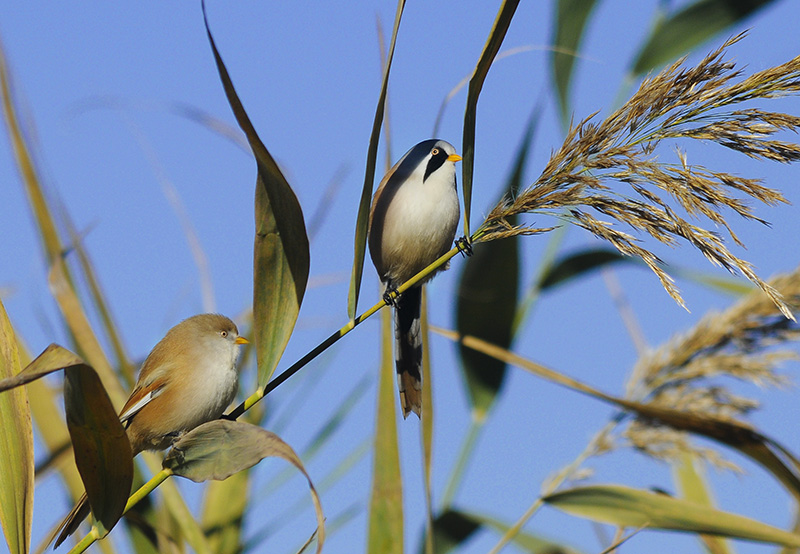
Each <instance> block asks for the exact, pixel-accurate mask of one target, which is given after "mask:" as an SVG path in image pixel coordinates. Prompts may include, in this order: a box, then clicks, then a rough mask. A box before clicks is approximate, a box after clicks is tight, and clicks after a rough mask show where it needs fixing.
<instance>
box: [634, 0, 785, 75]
mask: <svg viewBox="0 0 800 554" xmlns="http://www.w3.org/2000/svg"><path fill="white" fill-rule="evenodd" d="M772 3H774V0H751V1H748V2H742V1H741V0H697V1H696V2H694V3H692V4H689V5H687V6H685V7H683V8H681V9H680V10H678V11H676V12H675V13H672V14H669V15H668V16H667V17H666V18H664V19H663V20H661V21H660V22H659V23H658V25H656V27H655V28H654V29H653V30H652V32H651V33H650V36H649V37H647V39H646V41H645V43H644V45H643V46H642V47H641V49H640V50H639V54H638V56H637V57H636V61H634V62H633V69H632V72H633V73H634V74H635V75H642V74H644V73H647V72H649V71H651V70H653V69H657V68H659V67H661V66H662V65H664V64H666V63H669V62H670V61H672V60H674V59H675V58H677V57H678V56H682V55H683V54H686V53H687V52H690V51H691V50H693V49H694V48H696V47H697V46H699V45H700V44H701V43H703V42H705V41H707V40H710V39H711V38H712V37H714V36H716V35H717V34H719V33H721V32H723V31H725V30H726V29H733V28H734V27H736V26H738V25H739V24H740V23H742V22H743V21H744V20H745V19H747V18H749V17H750V16H752V15H753V14H754V13H755V12H756V11H758V10H760V9H763V8H765V7H767V6H768V5H769V4H772Z"/></svg>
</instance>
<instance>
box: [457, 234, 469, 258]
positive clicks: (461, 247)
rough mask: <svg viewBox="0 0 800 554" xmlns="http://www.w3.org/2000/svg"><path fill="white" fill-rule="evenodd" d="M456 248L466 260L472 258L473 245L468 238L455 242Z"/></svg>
mask: <svg viewBox="0 0 800 554" xmlns="http://www.w3.org/2000/svg"><path fill="white" fill-rule="evenodd" d="M455 245H456V248H458V251H459V252H461V255H462V256H464V257H465V258H468V257H470V256H472V243H471V242H470V240H469V239H468V238H467V237H461V238H458V239H456V241H455Z"/></svg>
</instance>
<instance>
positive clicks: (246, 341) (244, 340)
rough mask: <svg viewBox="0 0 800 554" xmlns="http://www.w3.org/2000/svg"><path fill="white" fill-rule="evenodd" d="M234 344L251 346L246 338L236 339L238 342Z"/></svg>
mask: <svg viewBox="0 0 800 554" xmlns="http://www.w3.org/2000/svg"><path fill="white" fill-rule="evenodd" d="M233 342H235V343H236V344H250V341H249V340H247V339H246V338H244V337H236V340H235V341H233Z"/></svg>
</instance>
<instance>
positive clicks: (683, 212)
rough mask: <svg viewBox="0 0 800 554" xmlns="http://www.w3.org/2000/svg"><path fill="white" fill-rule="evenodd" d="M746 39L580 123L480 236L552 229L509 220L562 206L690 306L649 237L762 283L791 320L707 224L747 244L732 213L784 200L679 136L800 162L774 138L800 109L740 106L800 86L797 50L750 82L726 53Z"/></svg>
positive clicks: (798, 121) (795, 121) (667, 73)
mask: <svg viewBox="0 0 800 554" xmlns="http://www.w3.org/2000/svg"><path fill="white" fill-rule="evenodd" d="M743 37H744V34H739V35H736V36H735V37H733V38H731V39H729V40H727V41H726V42H725V43H724V44H723V45H722V46H721V47H720V48H718V49H717V50H715V51H714V52H712V53H711V54H709V55H708V56H706V57H705V58H703V60H702V61H701V62H700V63H698V64H697V65H696V66H695V67H686V66H685V64H686V60H685V58H683V59H681V60H678V61H676V62H675V63H673V64H672V65H670V66H669V67H667V68H666V69H664V70H663V71H661V72H660V73H658V74H657V75H655V76H652V77H649V78H647V79H645V80H644V81H643V82H642V84H641V86H640V87H639V89H638V90H637V91H636V92H635V93H634V94H633V95H632V96H631V98H630V99H629V100H628V101H627V102H626V103H625V104H624V105H623V106H622V107H620V108H619V109H617V110H616V111H614V112H613V113H611V114H610V115H609V116H608V117H607V118H606V119H605V120H603V121H601V122H599V123H598V122H595V121H594V120H595V116H596V114H595V115H592V116H589V117H588V118H586V119H584V120H582V121H580V122H579V123H578V124H577V125H571V126H570V129H569V132H568V133H567V136H566V138H565V140H564V143H563V144H562V145H561V147H560V148H558V149H557V150H555V151H554V152H553V154H552V155H551V157H550V160H549V161H548V162H547V164H546V165H545V168H544V170H543V171H542V173H541V175H540V176H539V178H538V179H537V180H536V181H535V182H534V183H533V184H532V185H531V186H530V187H528V188H527V189H525V190H523V191H522V192H521V193H520V194H518V195H516V196H508V197H506V198H504V199H503V200H502V201H501V202H499V203H498V204H497V205H496V206H495V207H494V208H493V209H492V210H491V212H490V213H489V214H488V216H487V218H486V220H485V222H484V223H483V225H482V227H481V228H480V229H479V230H478V232H477V233H476V235H477V236H478V240H481V241H490V240H494V239H498V238H504V237H508V236H513V235H521V234H537V233H543V232H547V231H550V230H552V229H553V227H549V228H535V227H532V226H531V225H528V224H521V225H514V224H511V223H509V221H508V220H509V218H510V217H511V216H515V215H520V214H526V213H534V214H535V213H556V214H557V215H558V217H560V218H562V219H565V220H566V221H568V222H570V223H573V224H575V225H577V226H579V227H581V228H583V229H586V230H587V231H589V232H590V233H592V234H593V235H594V236H596V237H598V238H599V239H601V240H604V241H607V242H610V243H611V244H612V245H613V246H614V247H615V248H616V249H617V250H618V251H619V252H621V253H622V254H624V255H626V256H633V257H635V258H639V259H640V260H642V261H643V262H644V263H645V264H647V266H648V267H649V268H650V269H651V270H652V271H653V272H654V273H655V274H656V276H657V277H658V278H659V280H660V282H661V284H662V286H663V287H664V289H666V291H667V292H668V293H669V294H670V296H672V298H674V299H675V300H676V301H677V302H678V303H679V304H680V305H681V306H684V307H685V304H684V301H683V298H682V297H681V294H680V291H679V290H678V288H677V286H676V285H675V283H674V280H673V279H672V277H671V276H670V275H669V274H668V273H667V272H666V271H665V270H664V268H663V263H662V262H661V260H660V259H659V257H658V256H657V255H656V254H654V253H653V252H652V251H651V250H649V249H648V248H647V247H646V246H644V245H643V242H642V240H641V238H640V237H641V236H649V237H652V238H654V239H656V240H657V241H659V242H662V243H664V244H667V245H669V246H675V245H677V244H678V243H679V242H680V241H681V240H682V241H685V242H687V243H688V244H690V245H691V246H693V247H694V248H696V249H698V250H699V251H700V252H701V253H702V254H703V255H704V256H705V257H706V258H708V259H709V260H710V261H711V262H712V263H714V264H716V265H719V266H721V267H724V268H725V269H727V270H728V271H730V272H732V273H736V272H738V273H740V274H741V275H743V276H744V277H746V278H747V279H749V280H750V281H752V282H753V283H755V284H756V285H758V287H760V288H761V289H762V290H763V291H764V292H765V293H766V294H767V296H768V297H769V298H770V300H771V301H772V302H774V303H775V305H776V306H777V307H778V308H779V309H780V311H781V313H782V314H783V315H784V316H786V317H787V318H794V316H793V315H792V312H791V310H790V308H789V306H788V304H787V303H786V302H785V301H784V299H783V298H782V297H781V295H780V293H779V292H778V291H776V290H775V289H774V288H773V287H771V286H770V285H769V284H767V283H765V282H764V281H763V280H762V279H761V278H760V277H759V276H758V275H756V273H755V271H754V269H753V267H752V265H751V264H750V263H749V262H747V261H746V260H743V259H741V258H739V257H738V256H736V255H735V254H733V253H732V252H731V250H730V249H729V248H728V246H727V244H726V237H725V236H724V235H723V234H722V233H720V232H719V231H717V230H714V229H709V228H707V227H717V228H723V229H724V230H725V232H726V233H727V236H728V238H730V239H731V240H732V241H733V242H734V243H736V244H737V245H739V246H744V245H743V243H742V241H741V240H740V239H739V238H738V237H737V236H736V234H735V233H734V232H733V230H732V228H731V225H730V224H729V222H728V220H727V219H726V216H727V215H728V214H731V213H733V214H737V215H739V216H741V217H743V218H745V219H750V220H754V221H758V222H760V223H766V222H765V221H764V220H762V219H760V218H759V217H757V216H756V215H754V213H753V210H752V208H751V205H750V203H751V202H752V201H758V202H762V203H764V204H767V205H776V204H778V203H783V202H786V200H785V198H784V196H783V195H782V194H781V193H780V192H779V191H778V190H775V189H773V188H770V187H768V186H765V185H764V184H763V183H761V181H760V180H759V179H750V178H745V177H741V176H738V175H734V174H732V173H726V172H724V171H714V170H712V169H709V168H706V167H704V166H702V165H699V164H692V163H690V162H689V160H688V158H687V156H686V154H685V153H684V152H682V151H681V150H680V147H679V146H678V144H677V141H679V140H681V139H694V140H703V141H709V142H714V143H717V144H719V145H721V146H724V147H726V148H730V149H732V150H735V151H737V152H741V153H743V154H745V155H746V156H749V157H751V158H756V159H763V160H771V161H777V162H781V163H790V162H794V161H797V160H798V159H800V146H798V145H797V144H795V143H792V142H784V141H781V140H777V139H776V138H775V135H776V134H778V133H779V132H781V131H792V132H795V133H796V132H797V130H798V127H800V117H796V116H793V115H788V114H784V113H778V112H770V111H764V110H762V109H759V108H751V107H744V106H741V105H742V104H743V103H745V102H748V101H751V100H764V99H771V98H776V97H780V96H786V95H793V94H797V93H798V91H800V57H795V58H793V59H792V60H790V61H788V62H786V63H784V64H782V65H779V66H777V67H772V68H769V69H766V70H764V71H760V72H757V73H755V74H753V75H751V76H749V77H746V78H742V72H741V71H739V70H737V69H736V66H735V64H734V63H733V62H731V61H726V60H725V59H724V53H725V51H726V49H727V48H728V47H730V46H731V45H733V44H735V43H736V42H738V41H740V40H742V38H743ZM673 141H674V142H673ZM665 142H673V145H674V152H675V156H676V157H677V161H673V162H666V161H664V160H663V159H662V158H661V157H660V156H659V155H658V153H657V149H658V148H659V147H660V146H662V145H663V144H664V143H665ZM658 152H659V153H660V150H659V151H658ZM621 187H626V188H624V190H621ZM698 220H700V221H702V222H704V223H706V225H703V224H702V223H698ZM623 227H624V228H626V229H627V230H622V229H621V228H623Z"/></svg>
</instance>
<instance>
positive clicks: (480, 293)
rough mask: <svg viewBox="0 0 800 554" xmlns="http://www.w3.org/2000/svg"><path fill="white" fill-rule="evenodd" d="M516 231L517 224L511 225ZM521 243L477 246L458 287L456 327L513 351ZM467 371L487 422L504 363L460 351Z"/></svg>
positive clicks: (521, 165) (520, 163)
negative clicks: (510, 348) (511, 348)
mask: <svg viewBox="0 0 800 554" xmlns="http://www.w3.org/2000/svg"><path fill="white" fill-rule="evenodd" d="M537 114H538V112H534V115H533V116H532V117H531V119H530V121H529V123H528V126H527V129H526V131H525V134H524V136H523V139H522V142H521V143H520V145H519V147H518V150H517V155H516V159H515V161H514V165H513V166H512V169H511V175H509V177H508V179H507V181H506V185H505V187H504V189H503V193H502V196H503V197H506V196H509V197H513V196H515V195H516V194H517V191H518V190H519V189H520V188H521V186H522V182H523V176H524V173H525V163H526V161H527V159H528V152H529V150H530V147H531V143H532V142H533V136H534V131H535V128H536V123H537V121H538V115H537ZM508 223H509V224H510V225H512V226H513V225H516V224H517V219H516V218H512V219H511V220H509V221H508ZM518 241H519V237H516V236H512V237H509V238H507V239H503V240H501V241H497V242H495V243H494V244H491V245H489V244H482V243H477V244H475V245H474V247H473V249H474V254H473V256H471V257H469V258H467V260H466V261H465V262H464V264H463V270H462V272H461V278H460V280H459V283H458V302H457V303H456V327H457V329H458V332H459V333H460V334H461V335H472V336H475V337H479V338H481V339H483V340H486V341H487V342H491V343H492V344H496V345H498V346H502V347H503V348H509V347H510V346H511V342H512V341H513V337H514V322H515V319H516V313H517V309H518V300H519V280H520V276H519V272H520V260H519V243H518ZM458 352H459V355H460V357H461V368H462V370H463V371H464V377H465V381H466V383H467V388H468V391H469V397H470V402H471V404H472V410H473V416H475V417H476V418H477V419H478V420H482V419H483V418H484V417H485V416H486V413H487V412H488V411H489V408H491V406H492V404H493V403H494V400H495V398H496V396H497V393H498V392H499V390H500V387H501V386H502V384H503V381H504V379H505V375H506V369H507V366H506V364H505V363H504V362H502V361H500V360H498V359H497V358H493V357H491V356H487V355H485V354H482V353H480V352H477V351H475V350H473V349H471V348H467V347H465V346H463V345H460V346H459V350H458Z"/></svg>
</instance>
